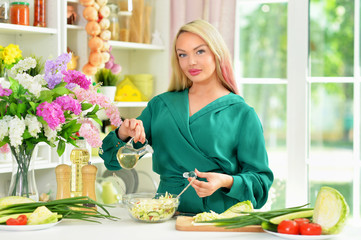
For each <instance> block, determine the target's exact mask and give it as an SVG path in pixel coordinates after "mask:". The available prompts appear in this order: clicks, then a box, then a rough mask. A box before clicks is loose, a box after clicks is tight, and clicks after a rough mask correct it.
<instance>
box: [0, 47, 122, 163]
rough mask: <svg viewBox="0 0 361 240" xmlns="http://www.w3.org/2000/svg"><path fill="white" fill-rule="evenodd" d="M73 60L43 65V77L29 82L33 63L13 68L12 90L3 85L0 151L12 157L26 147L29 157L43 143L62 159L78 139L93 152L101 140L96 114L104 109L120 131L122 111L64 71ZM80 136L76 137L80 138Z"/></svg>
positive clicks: (78, 75)
mask: <svg viewBox="0 0 361 240" xmlns="http://www.w3.org/2000/svg"><path fill="white" fill-rule="evenodd" d="M70 59H71V55H70V54H67V53H64V54H62V55H60V56H59V57H58V58H56V59H55V60H48V61H46V63H45V73H44V74H38V75H36V76H31V75H29V74H28V73H27V71H28V70H29V69H32V68H35V67H36V64H37V62H36V60H35V59H34V58H26V59H24V60H20V61H19V62H18V63H17V64H15V65H14V66H13V67H12V68H11V69H10V71H9V72H8V73H9V77H8V78H9V87H8V88H6V87H3V86H1V85H0V147H1V148H0V150H1V151H2V152H7V151H9V149H8V147H9V146H10V148H11V150H12V152H13V150H14V151H16V150H18V149H19V148H21V147H22V146H26V148H27V150H26V151H31V150H32V149H33V148H34V146H35V145H36V144H37V143H39V142H45V143H47V144H49V145H50V146H52V147H56V145H57V152H58V155H59V156H61V155H62V154H63V152H64V150H65V146H66V143H71V144H73V145H76V139H78V138H79V137H78V135H80V136H82V137H84V138H85V139H86V140H87V142H88V143H89V144H90V145H91V146H92V147H94V148H96V147H100V146H101V144H102V140H101V138H100V134H99V130H98V128H97V127H96V126H95V125H94V122H98V123H99V124H100V125H101V124H102V123H101V121H100V119H98V117H97V115H96V113H97V112H98V111H99V110H100V109H104V110H105V113H106V115H107V117H109V119H110V121H111V124H112V125H114V126H119V125H120V124H121V119H120V117H119V112H118V109H117V108H116V107H115V106H113V105H112V104H111V101H110V100H109V99H108V98H107V97H105V96H104V95H102V94H100V93H98V92H97V88H98V87H99V86H97V85H92V84H91V81H90V80H89V79H87V78H86V76H85V75H84V74H82V73H80V72H78V71H76V70H68V71H67V70H66V65H67V63H68V62H69V61H70ZM77 133H78V134H77Z"/></svg>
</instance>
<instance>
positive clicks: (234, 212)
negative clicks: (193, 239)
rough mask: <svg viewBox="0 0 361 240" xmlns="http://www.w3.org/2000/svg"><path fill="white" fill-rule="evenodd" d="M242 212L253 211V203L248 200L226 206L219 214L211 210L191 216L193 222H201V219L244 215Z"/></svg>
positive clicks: (209, 219)
mask: <svg viewBox="0 0 361 240" xmlns="http://www.w3.org/2000/svg"><path fill="white" fill-rule="evenodd" d="M241 212H242V213H241ZM243 212H253V205H252V202H251V201H249V200H248V201H243V202H239V203H236V204H235V205H233V206H232V207H230V208H228V209H227V210H226V211H224V212H223V213H221V214H218V213H215V212H213V211H210V212H202V213H198V214H197V215H195V216H194V217H193V220H194V222H202V221H212V220H216V219H222V218H232V217H237V216H240V215H244V213H243Z"/></svg>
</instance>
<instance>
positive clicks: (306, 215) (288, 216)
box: [269, 210, 313, 224]
mask: <svg viewBox="0 0 361 240" xmlns="http://www.w3.org/2000/svg"><path fill="white" fill-rule="evenodd" d="M312 216H313V210H305V211H299V212H294V213H288V214H285V215H281V216H278V217H274V218H271V219H270V220H269V221H270V222H271V223H272V224H280V223H281V222H282V221H283V220H292V219H295V218H309V217H312Z"/></svg>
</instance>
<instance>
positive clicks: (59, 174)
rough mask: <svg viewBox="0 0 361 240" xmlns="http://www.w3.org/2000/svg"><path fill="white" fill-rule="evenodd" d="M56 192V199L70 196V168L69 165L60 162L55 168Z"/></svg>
mask: <svg viewBox="0 0 361 240" xmlns="http://www.w3.org/2000/svg"><path fill="white" fill-rule="evenodd" d="M55 174H56V183H57V192H56V199H63V198H69V197H70V175H71V168H70V166H69V165H66V164H60V165H58V166H57V167H56V168H55Z"/></svg>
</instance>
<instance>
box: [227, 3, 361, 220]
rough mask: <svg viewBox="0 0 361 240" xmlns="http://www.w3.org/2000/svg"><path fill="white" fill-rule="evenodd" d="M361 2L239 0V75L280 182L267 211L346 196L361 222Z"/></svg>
mask: <svg viewBox="0 0 361 240" xmlns="http://www.w3.org/2000/svg"><path fill="white" fill-rule="evenodd" d="M360 5H361V4H360V1H359V0H309V1H298V0H288V1H287V0H283V1H282V0H253V1H250V0H238V5H237V23H236V26H237V28H236V37H235V39H236V41H235V43H236V44H235V54H234V57H235V61H234V64H235V70H236V71H235V72H236V76H237V81H238V83H239V86H240V89H241V95H242V96H243V97H244V98H245V100H246V102H247V103H248V104H249V105H251V106H252V107H253V108H255V110H256V112H257V114H258V116H259V117H260V119H261V121H262V124H263V128H264V136H265V140H266V145H267V151H268V154H269V162H270V167H271V169H272V170H273V171H274V174H275V182H274V184H273V186H272V189H271V191H270V197H269V202H268V203H267V204H266V206H265V208H273V209H275V208H280V207H285V206H287V207H289V206H296V205H301V204H304V203H307V202H310V203H311V204H314V202H315V199H316V196H317V192H318V191H319V189H320V187H321V186H331V187H333V188H335V189H337V190H339V191H340V192H341V193H342V194H343V195H344V196H345V198H346V201H347V202H348V204H349V206H350V209H351V214H352V215H353V216H354V217H355V218H360V215H361V209H360V199H361V184H360V183H361V157H360V155H361V154H360V149H361V141H360V138H361V130H360V129H361V124H360V118H361V116H360V115H361V74H360V68H361V60H360V55H361V46H360V42H361V41H360V38H361V35H360V26H361V24H360V12H361V6H360Z"/></svg>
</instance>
